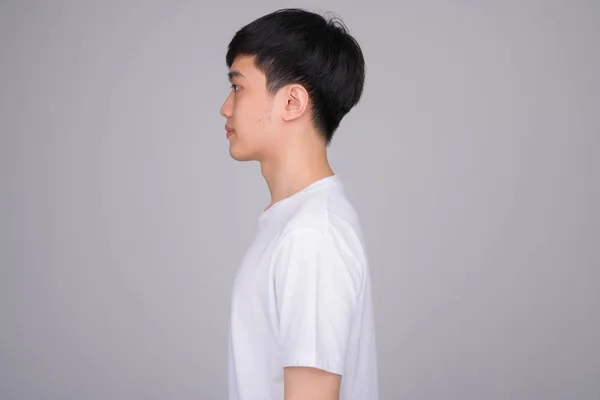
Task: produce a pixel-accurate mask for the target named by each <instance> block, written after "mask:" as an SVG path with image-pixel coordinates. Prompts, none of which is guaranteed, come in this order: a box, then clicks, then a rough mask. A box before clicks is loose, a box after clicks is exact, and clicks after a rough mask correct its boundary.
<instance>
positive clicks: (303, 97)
mask: <svg viewBox="0 0 600 400" xmlns="http://www.w3.org/2000/svg"><path fill="white" fill-rule="evenodd" d="M284 94H285V96H284V99H283V100H284V101H285V105H284V111H283V115H282V118H283V120H284V121H292V120H294V119H297V118H299V117H301V116H302V115H303V114H304V113H305V112H306V110H307V109H308V102H309V97H308V92H307V91H306V89H305V88H304V86H302V85H299V84H292V85H289V86H288V87H287V88H286V89H285V92H284Z"/></svg>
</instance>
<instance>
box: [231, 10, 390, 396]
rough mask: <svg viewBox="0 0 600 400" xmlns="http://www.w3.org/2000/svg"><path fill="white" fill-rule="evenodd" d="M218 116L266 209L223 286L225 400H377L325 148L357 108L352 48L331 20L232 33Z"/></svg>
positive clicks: (277, 19)
mask: <svg viewBox="0 0 600 400" xmlns="http://www.w3.org/2000/svg"><path fill="white" fill-rule="evenodd" d="M226 61H227V66H228V67H229V78H230V81H231V92H230V94H229V96H228V97H227V99H226V100H225V102H224V104H223V106H222V108H221V115H223V116H224V117H225V118H226V119H227V122H226V131H227V133H226V137H227V138H228V140H229V146H230V147H229V152H230V155H231V157H232V158H233V159H235V160H238V161H250V160H256V161H259V163H260V167H261V171H262V174H263V176H264V178H265V180H266V182H267V185H268V188H269V191H270V193H271V203H270V204H269V205H268V206H267V207H266V208H265V209H264V210H263V211H262V214H261V215H260V217H259V219H258V227H257V228H258V229H257V232H256V236H255V238H254V242H253V243H252V245H251V246H250V248H249V249H248V251H247V253H246V254H245V256H244V258H243V260H242V264H241V266H240V269H239V271H238V273H237V276H236V279H235V282H234V284H233V290H232V299H231V327H230V338H229V339H230V342H229V363H230V364H229V365H230V367H229V398H230V399H232V400H233V399H235V400H283V399H284V400H333V399H336V400H337V399H341V400H349V399H352V400H377V399H378V388H377V362H376V358H377V357H376V347H375V331H374V325H373V310H372V303H371V284H370V278H369V270H368V264H367V257H366V253H365V248H364V241H363V237H362V231H361V228H360V225H359V221H358V218H357V216H356V213H355V211H354V209H353V207H352V206H351V204H350V203H349V201H348V199H347V198H346V195H345V192H344V188H343V184H342V182H341V179H340V178H339V177H338V176H337V175H336V174H335V173H334V172H333V170H332V169H331V167H330V165H329V162H328V160H327V152H326V148H327V147H328V145H329V143H330V141H331V138H332V136H333V133H334V132H335V130H336V129H337V127H338V125H339V123H340V121H341V119H342V118H343V117H344V115H346V114H347V113H348V112H349V111H350V110H351V109H352V108H353V107H354V106H355V105H356V104H357V102H358V101H359V99H360V97H361V94H362V91H363V85H364V79H365V66H364V59H363V55H362V52H361V49H360V47H359V45H358V44H357V42H356V41H355V40H354V39H353V38H352V37H351V36H350V35H349V34H348V32H347V30H346V29H345V28H344V27H343V26H342V25H341V23H339V22H336V21H328V20H326V19H325V18H323V17H322V16H320V15H318V14H314V13H311V12H308V11H304V10H299V9H285V10H279V11H276V12H274V13H271V14H269V15H266V16H264V17H262V18H259V19H257V20H255V21H254V22H252V23H250V24H249V25H247V26H245V27H243V28H242V29H240V30H239V31H238V32H237V33H236V34H235V36H234V37H233V39H232V40H231V42H230V44H229V47H228V51H227V56H226Z"/></svg>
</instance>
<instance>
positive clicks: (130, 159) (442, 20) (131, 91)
mask: <svg viewBox="0 0 600 400" xmlns="http://www.w3.org/2000/svg"><path fill="white" fill-rule="evenodd" d="M287 6H301V7H305V8H308V9H310V10H313V11H318V12H328V11H331V12H335V13H336V14H337V15H339V16H340V17H341V18H342V20H343V21H344V22H345V24H346V25H347V26H348V28H349V29H350V32H351V33H352V34H353V35H354V36H355V37H356V39H357V40H358V41H359V43H360V44H361V46H362V47H363V50H364V54H365V57H366V61H367V81H366V88H365V92H364V97H363V98H362V101H361V103H360V104H359V106H357V107H356V108H355V109H354V110H353V111H352V112H351V113H350V114H349V115H348V116H347V117H346V118H345V119H344V120H343V122H342V124H341V126H340V128H339V131H338V132H337V134H336V136H334V140H333V142H332V145H331V147H330V155H331V162H332V165H333V167H334V169H335V171H336V172H337V173H338V175H339V176H340V178H341V179H342V180H343V181H344V182H345V186H346V189H347V192H348V195H349V197H350V198H351V200H352V202H353V204H354V205H355V207H356V209H357V211H358V213H359V215H360V216H361V219H362V222H363V226H364V230H365V235H366V239H367V245H368V251H369V258H370V262H371V270H372V275H373V290H374V296H375V299H374V300H375V306H376V310H375V311H376V318H377V320H376V323H377V339H378V348H379V365H380V367H379V368H380V385H381V399H385V400H388V399H389V400H395V399H428V400H429V399H461V400H464V399H492V400H500V399H511V400H517V399H519V400H520V399H522V400H529V399H540V400H541V399H543V400H551V399H556V400H558V399H570V400H571V399H573V400H575V399H578V400H579V399H581V400H588V399H589V400H597V399H598V398H600V249H599V248H600V215H599V214H600V213H599V210H598V208H599V204H600V161H599V155H598V151H599V145H600V95H599V93H600V79H599V75H600V28H599V26H600V24H599V22H598V21H600V3H599V2H598V1H562V2H558V1H537V2H534V1H499V0H498V1H483V2H482V1H467V0H464V1H437V2H433V1H416V0H414V1H399V2H395V3H392V2H391V1H390V2H387V1H385V2H384V1H369V2H361V3H358V2H357V3H354V4H352V2H349V1H341V0H338V1H328V0H323V1H306V2H296V3H285V4H284V3H283V2H280V1H275V0H257V1H251V2H250V1H242V0H229V1H223V2H210V3H209V2H201V1H123V0H119V1H75V0H73V1H59V0H56V1H17V0H13V1H2V2H1V6H0V45H1V53H0V113H1V114H0V132H1V136H0V190H1V197H0V265H1V269H0V313H1V314H0V398H1V399H2V400H13V399H19V400H21V399H22V400H37V399H44V400H54V399H56V400H58V399H86V400H94V399H225V398H226V396H227V386H226V382H227V373H226V371H227V364H226V360H227V357H226V355H227V329H228V325H227V323H228V307H229V291H230V285H231V283H232V279H233V277H234V274H235V271H236V268H237V267H238V263H239V262H240V260H241V257H242V255H243V252H244V251H245V249H246V246H247V245H248V244H249V243H250V240H251V238H252V235H253V233H254V228H255V223H256V221H257V218H258V216H259V214H260V212H261V211H262V209H263V208H264V207H265V206H266V205H267V204H268V202H269V197H268V191H267V187H266V185H265V183H264V181H263V178H262V176H261V175H260V169H259V166H258V164H256V163H237V162H235V161H234V160H232V159H231V158H230V157H229V153H228V142H227V140H226V139H225V132H224V123H225V120H224V119H223V118H222V117H221V116H220V115H219V108H220V106H221V104H222V102H223V101H224V99H225V97H226V96H227V93H228V91H229V83H228V81H227V76H226V73H227V68H226V65H225V58H224V57H225V51H226V46H227V44H228V42H229V40H230V39H231V37H232V36H233V34H234V33H235V31H236V30H237V29H239V28H240V27H242V26H243V25H244V24H246V23H248V22H250V21H252V20H253V19H255V18H257V17H259V16H261V15H263V14H266V13H268V12H270V11H273V10H275V9H277V8H280V7H287Z"/></svg>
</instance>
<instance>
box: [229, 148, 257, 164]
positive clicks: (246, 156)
mask: <svg viewBox="0 0 600 400" xmlns="http://www.w3.org/2000/svg"><path fill="white" fill-rule="evenodd" d="M229 155H230V156H231V158H233V159H234V160H236V161H255V160H256V157H253V156H252V153H245V152H243V151H239V150H237V151H236V149H233V148H232V147H231V146H230V147H229Z"/></svg>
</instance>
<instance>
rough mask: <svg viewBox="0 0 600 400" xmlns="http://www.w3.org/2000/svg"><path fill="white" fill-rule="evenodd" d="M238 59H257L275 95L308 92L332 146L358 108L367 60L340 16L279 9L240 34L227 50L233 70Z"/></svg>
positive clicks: (317, 122) (316, 122)
mask: <svg viewBox="0 0 600 400" xmlns="http://www.w3.org/2000/svg"><path fill="white" fill-rule="evenodd" d="M238 56H254V57H255V64H256V66H257V68H258V69H260V70H261V71H262V72H263V73H264V74H265V76H266V79H267V89H268V90H269V92H270V93H272V94H274V93H275V92H277V91H278V90H279V89H281V88H282V87H283V86H285V85H288V84H291V83H298V84H301V85H302V86H304V87H305V88H306V90H307V92H308V93H309V96H310V99H311V104H312V117H313V122H314V125H315V128H316V129H317V131H318V132H319V133H321V134H322V135H323V136H324V138H325V139H326V143H327V144H329V143H330V141H331V138H332V136H333V134H334V132H335V131H336V129H337V128H338V126H339V124H340V122H341V120H342V118H343V117H344V116H345V115H346V114H347V113H348V112H349V111H350V110H351V109H352V108H353V107H354V106H355V105H356V104H357V103H358V101H359V100H360V98H361V96H362V92H363V88H364V81H365V60H364V56H363V53H362V50H361V48H360V46H359V44H358V42H357V41H356V40H355V39H354V38H353V37H352V36H351V35H350V34H349V33H348V29H347V28H346V26H345V25H344V23H343V22H342V21H341V19H340V18H339V17H334V18H330V19H326V18H325V17H324V16H322V15H319V14H317V13H314V12H310V11H307V10H303V9H299V8H286V9H281V10H277V11H275V12H272V13H270V14H267V15H265V16H263V17H260V18H258V19H256V20H255V21H253V22H251V23H249V24H248V25H246V26H244V27H243V28H241V29H240V30H239V31H237V32H236V34H235V36H234V37H233V39H232V40H231V42H230V43H229V46H228V50H227V55H226V62H227V66H228V67H229V68H231V65H232V64H233V62H234V60H235V58H236V57H238Z"/></svg>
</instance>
